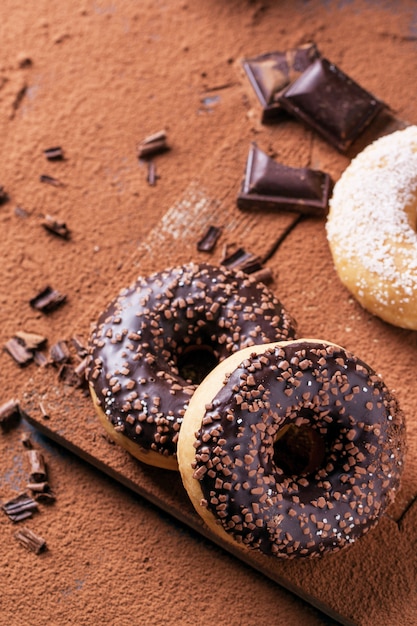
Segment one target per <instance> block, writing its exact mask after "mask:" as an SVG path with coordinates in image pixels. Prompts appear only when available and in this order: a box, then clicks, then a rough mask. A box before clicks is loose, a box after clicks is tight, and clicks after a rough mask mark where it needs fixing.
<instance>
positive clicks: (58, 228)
mask: <svg viewBox="0 0 417 626" xmlns="http://www.w3.org/2000/svg"><path fill="white" fill-rule="evenodd" d="M41 223H42V226H43V227H44V228H45V230H47V231H48V232H50V233H52V234H53V235H58V237H62V239H69V238H70V234H71V233H70V230H69V228H68V226H67V225H66V223H65V222H63V221H62V220H60V219H58V218H55V217H53V216H52V215H45V217H44V219H43V221H42V222H41Z"/></svg>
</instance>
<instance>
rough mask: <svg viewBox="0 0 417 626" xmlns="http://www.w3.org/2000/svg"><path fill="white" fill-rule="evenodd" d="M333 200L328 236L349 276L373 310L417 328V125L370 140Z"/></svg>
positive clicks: (339, 269) (338, 265)
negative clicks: (373, 140)
mask: <svg viewBox="0 0 417 626" xmlns="http://www.w3.org/2000/svg"><path fill="white" fill-rule="evenodd" d="M329 206H330V210H329V215H328V220H327V225H326V229H327V237H328V241H329V245H330V249H331V252H332V255H333V260H334V263H335V267H336V270H337V272H338V274H339V277H340V279H341V281H342V282H343V283H344V284H345V286H346V287H347V288H348V289H349V290H350V291H351V292H352V293H353V294H354V295H355V297H356V298H357V299H358V300H359V302H360V303H361V304H362V306H364V308H366V309H367V310H369V311H370V312H372V313H374V314H375V315H378V316H379V317H381V318H382V319H384V320H386V321H388V322H390V323H392V324H395V325H397V326H401V327H403V328H411V329H417V234H416V223H417V126H409V127H408V128H406V129H405V130H401V131H397V132H395V133H392V134H390V135H387V136H385V137H382V138H381V139H378V140H377V141H375V142H374V143H372V144H371V145H369V146H368V147H367V148H365V150H363V152H361V153H360V154H359V155H358V156H357V157H356V158H355V159H353V160H352V162H351V163H350V165H349V166H348V168H347V169H346V170H345V172H344V173H343V174H342V176H341V178H340V180H339V181H338V182H337V183H336V185H335V187H334V192H333V197H332V198H331V200H330V203H329Z"/></svg>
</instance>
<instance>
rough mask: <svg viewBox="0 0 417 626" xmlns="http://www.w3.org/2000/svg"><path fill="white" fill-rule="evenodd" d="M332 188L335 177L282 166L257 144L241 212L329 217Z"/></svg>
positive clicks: (244, 186) (248, 164) (242, 193)
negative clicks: (276, 212)
mask: <svg viewBox="0 0 417 626" xmlns="http://www.w3.org/2000/svg"><path fill="white" fill-rule="evenodd" d="M331 186H332V181H331V178H330V176H329V175H328V174H326V173H325V172H321V171H320V170H313V169H309V168H294V167H288V166H287V165H282V164H281V163H278V162H276V161H274V160H273V159H271V157H269V156H268V155H267V154H265V152H263V151H262V150H261V149H260V148H258V146H257V145H256V144H255V143H253V144H252V145H251V148H250V150H249V155H248V159H247V162H246V170H245V176H244V179H243V182H242V187H241V190H240V192H239V194H238V198H237V205H238V207H239V208H240V209H251V210H259V209H266V210H287V211H295V212H297V213H302V214H304V215H325V214H326V213H327V207H328V202H329V193H330V190H331Z"/></svg>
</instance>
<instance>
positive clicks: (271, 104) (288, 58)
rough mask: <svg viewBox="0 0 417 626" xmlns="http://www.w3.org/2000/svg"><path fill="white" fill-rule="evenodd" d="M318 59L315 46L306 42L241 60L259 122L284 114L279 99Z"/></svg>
mask: <svg viewBox="0 0 417 626" xmlns="http://www.w3.org/2000/svg"><path fill="white" fill-rule="evenodd" d="M318 56H319V52H318V50H317V47H316V45H315V44H314V43H309V44H305V45H303V46H300V47H299V48H294V49H292V50H287V51H286V52H268V53H266V54H261V55H259V56H256V57H253V58H251V59H244V60H243V62H242V65H243V69H244V70H245V72H246V75H247V76H248V79H249V81H250V83H251V85H252V87H253V89H254V91H255V93H256V95H257V97H258V100H259V101H260V103H261V106H262V121H263V122H265V121H270V120H273V119H276V118H279V117H282V116H283V115H284V116H285V115H287V113H286V111H285V109H283V108H282V106H281V104H280V102H279V100H278V98H279V96H280V95H281V93H282V92H283V91H284V90H285V89H286V88H287V87H288V85H290V84H291V82H293V81H294V80H295V79H296V78H297V77H298V76H300V74H302V73H303V72H304V70H305V69H306V68H307V67H308V66H309V65H310V64H311V63H312V62H313V61H314V60H315V59H316V58H318Z"/></svg>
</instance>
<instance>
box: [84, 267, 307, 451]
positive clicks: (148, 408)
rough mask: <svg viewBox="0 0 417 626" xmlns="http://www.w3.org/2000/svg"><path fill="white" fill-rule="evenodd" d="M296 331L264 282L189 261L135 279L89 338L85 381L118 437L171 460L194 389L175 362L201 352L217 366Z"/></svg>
mask: <svg viewBox="0 0 417 626" xmlns="http://www.w3.org/2000/svg"><path fill="white" fill-rule="evenodd" d="M294 334H295V327H294V323H293V320H292V319H291V317H290V316H289V315H288V314H287V313H286V311H285V310H284V308H283V306H282V305H281V303H280V302H279V301H278V299H277V298H276V297H275V296H274V295H273V294H272V292H271V291H270V290H268V289H267V288H266V287H265V286H264V285H262V284H261V283H257V282H256V281H254V280H253V279H251V278H248V276H246V275H245V274H243V273H242V272H235V271H232V270H226V269H220V268H216V267H212V266H210V265H207V264H201V265H196V264H189V265H185V266H182V267H177V268H173V269H169V270H165V271H163V272H159V273H156V274H153V275H152V276H150V277H147V278H139V279H138V281H137V282H136V283H135V284H134V285H132V286H131V287H129V288H128V289H125V290H124V291H122V292H121V293H120V294H119V296H118V297H117V298H116V299H115V300H114V301H113V302H112V303H111V304H110V306H109V307H108V309H107V310H106V311H105V312H104V313H102V315H101V316H100V318H99V320H98V324H97V327H96V328H95V330H94V331H93V333H92V336H91V339H90V347H89V354H90V357H89V358H90V361H89V365H88V367H87V371H86V376H87V380H88V381H89V383H90V384H91V385H92V387H93V388H94V391H95V393H96V396H97V398H98V400H99V402H100V406H101V408H102V409H103V411H104V413H105V414H106V415H107V417H108V419H109V421H110V422H111V424H112V425H113V426H114V428H115V429H116V430H117V431H118V432H121V433H123V434H124V435H126V436H127V437H129V438H130V439H131V440H133V441H134V442H136V443H137V444H138V445H140V446H141V447H142V448H144V449H145V450H154V451H156V452H159V453H161V454H163V455H166V456H168V455H173V454H175V453H176V446H177V438H178V432H179V429H180V424H181V422H182V418H183V415H184V412H185V409H186V407H187V406H188V402H189V400H190V397H191V396H192V394H193V393H194V390H195V389H196V386H197V385H196V384H193V383H192V382H191V381H190V380H189V379H188V380H185V379H184V378H183V377H182V375H181V371H180V368H179V361H180V359H181V357H182V356H183V355H184V354H187V352H188V351H189V350H192V349H196V348H200V349H201V350H202V351H203V354H204V350H207V354H208V355H210V357H212V356H213V355H214V357H215V359H216V362H219V361H221V360H223V359H224V358H226V357H227V356H229V355H230V354H232V353H233V352H236V351H237V350H239V349H240V348H243V347H245V346H251V345H254V344H260V343H268V342H271V341H277V340H282V339H286V338H291V337H294Z"/></svg>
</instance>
